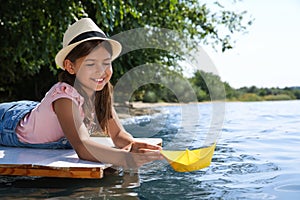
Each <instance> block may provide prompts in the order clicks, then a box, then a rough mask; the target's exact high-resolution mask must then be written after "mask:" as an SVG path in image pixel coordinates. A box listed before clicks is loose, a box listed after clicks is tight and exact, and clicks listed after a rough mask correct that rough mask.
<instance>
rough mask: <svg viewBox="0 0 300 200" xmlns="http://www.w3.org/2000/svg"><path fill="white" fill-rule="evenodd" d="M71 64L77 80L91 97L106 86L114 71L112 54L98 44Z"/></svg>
mask: <svg viewBox="0 0 300 200" xmlns="http://www.w3.org/2000/svg"><path fill="white" fill-rule="evenodd" d="M70 62H71V61H70ZM71 64H72V70H73V72H74V73H75V74H76V79H77V80H76V81H79V82H80V84H81V85H82V88H83V90H84V91H85V92H86V93H87V94H88V95H89V96H90V97H91V96H92V95H93V94H94V92H95V91H100V90H102V89H103V88H104V86H105V85H106V84H107V83H108V82H109V80H110V79H111V76H112V73H113V71H112V64H111V55H110V53H109V52H108V51H107V50H106V49H105V48H104V47H102V46H98V47H97V48H95V50H93V51H92V52H91V53H90V54H88V55H87V56H84V57H82V58H79V59H77V60H76V61H75V62H74V63H71ZM68 71H69V70H68ZM69 73H70V71H69Z"/></svg>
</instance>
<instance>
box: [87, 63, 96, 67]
mask: <svg viewBox="0 0 300 200" xmlns="http://www.w3.org/2000/svg"><path fill="white" fill-rule="evenodd" d="M94 65H95V64H94V63H89V64H86V66H88V67H93V66H94Z"/></svg>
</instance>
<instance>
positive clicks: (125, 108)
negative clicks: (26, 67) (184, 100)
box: [115, 102, 180, 119]
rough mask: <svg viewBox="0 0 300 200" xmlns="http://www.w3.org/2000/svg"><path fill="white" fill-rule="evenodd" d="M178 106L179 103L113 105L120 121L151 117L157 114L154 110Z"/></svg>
mask: <svg viewBox="0 0 300 200" xmlns="http://www.w3.org/2000/svg"><path fill="white" fill-rule="evenodd" d="M174 105H176V106H178V105H180V104H179V103H165V102H161V103H143V102H130V103H126V104H115V109H116V111H117V114H118V116H119V118H120V119H125V118H130V117H134V116H141V115H151V114H155V113H158V112H159V110H158V109H156V108H159V107H164V106H174Z"/></svg>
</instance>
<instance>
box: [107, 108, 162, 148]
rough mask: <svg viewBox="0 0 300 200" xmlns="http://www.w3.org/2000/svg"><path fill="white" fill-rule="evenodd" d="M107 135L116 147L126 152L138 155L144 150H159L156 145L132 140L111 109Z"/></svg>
mask: <svg viewBox="0 0 300 200" xmlns="http://www.w3.org/2000/svg"><path fill="white" fill-rule="evenodd" d="M109 134H110V137H111V139H112V140H113V142H114V144H115V146H116V147H118V148H122V149H125V150H128V151H132V152H137V153H138V152H144V150H147V149H152V150H160V149H161V147H160V146H158V145H152V144H148V143H145V142H137V141H135V140H134V138H133V137H132V136H131V135H130V134H129V133H128V132H127V131H126V130H125V129H124V127H123V125H122V124H121V122H120V119H119V118H118V115H117V113H116V111H115V109H113V118H112V119H110V120H109Z"/></svg>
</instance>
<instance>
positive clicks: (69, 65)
mask: <svg viewBox="0 0 300 200" xmlns="http://www.w3.org/2000/svg"><path fill="white" fill-rule="evenodd" d="M64 68H65V70H67V72H69V73H70V74H75V70H74V64H73V63H72V62H71V60H69V59H66V60H64Z"/></svg>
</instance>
